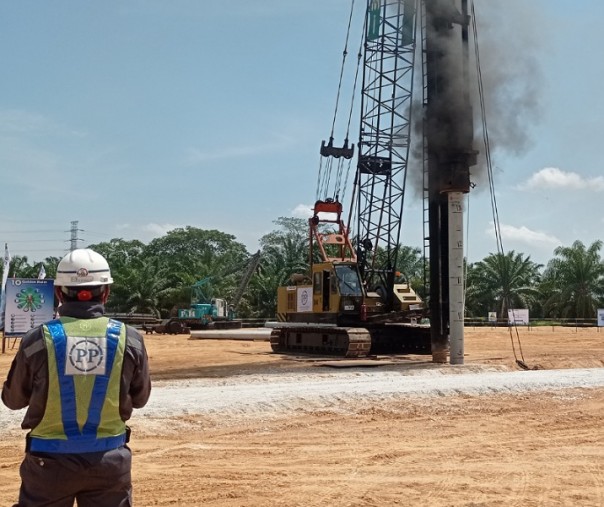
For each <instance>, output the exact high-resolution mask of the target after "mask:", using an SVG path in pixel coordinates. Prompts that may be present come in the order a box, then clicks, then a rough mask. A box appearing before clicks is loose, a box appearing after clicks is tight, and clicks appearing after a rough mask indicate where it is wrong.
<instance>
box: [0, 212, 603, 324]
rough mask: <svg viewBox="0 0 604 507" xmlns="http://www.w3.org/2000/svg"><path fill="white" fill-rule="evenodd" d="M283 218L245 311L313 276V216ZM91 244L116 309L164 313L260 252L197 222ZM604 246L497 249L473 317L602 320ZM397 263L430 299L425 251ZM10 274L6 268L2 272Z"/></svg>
mask: <svg viewBox="0 0 604 507" xmlns="http://www.w3.org/2000/svg"><path fill="white" fill-rule="evenodd" d="M274 224H275V230H273V231H271V232H270V233H268V234H266V235H265V236H263V237H262V238H260V240H259V243H260V247H261V261H260V264H259V266H258V268H257V269H256V272H255V273H254V274H253V276H252V278H251V280H250V282H249V285H248V286H247V290H245V292H244V295H243V297H242V299H241V301H240V303H239V306H238V316H239V317H244V318H245V317H257V318H267V319H269V318H274V316H275V311H276V305H277V289H278V287H280V286H282V285H286V284H288V283H289V280H290V277H291V275H292V274H294V273H303V274H307V273H308V270H309V259H308V255H309V243H308V242H309V237H308V222H307V221H306V220H304V219H299V218H287V217H280V218H279V219H277V220H276V221H275V222H274ZM90 248H92V249H94V250H96V251H97V252H99V253H100V254H102V255H103V256H104V257H105V258H106V259H107V261H108V262H109V265H110V266H111V271H112V275H113V278H114V284H113V285H112V287H111V295H110V298H109V301H108V305H107V306H108V309H109V310H110V311H113V312H119V313H128V312H136V313H153V314H155V315H158V316H162V317H167V316H168V315H170V314H172V315H173V314H175V313H176V311H177V309H178V308H184V307H188V306H189V304H190V303H191V296H192V293H191V287H192V286H193V285H194V284H195V282H197V281H199V280H203V279H206V278H207V279H208V281H207V283H206V284H204V287H203V291H204V297H205V298H207V299H211V298H213V297H219V298H224V299H226V300H227V301H229V302H230V301H231V300H232V298H233V296H234V294H235V293H236V292H237V288H238V286H239V284H240V282H241V280H242V278H243V274H244V272H245V269H246V266H247V263H248V261H249V260H250V257H251V256H250V254H249V253H248V252H247V250H246V248H245V246H244V245H243V244H242V243H239V242H238V241H236V239H235V237H234V236H232V235H230V234H225V233H222V232H220V231H217V230H203V229H198V228H195V227H185V228H178V229H174V230H172V231H170V232H168V233H167V234H166V235H164V236H162V237H160V238H157V239H154V240H153V241H151V242H150V243H149V244H144V243H142V242H141V241H138V240H124V239H121V238H115V239H112V240H110V241H107V242H103V243H98V244H95V245H90ZM601 248H602V242H601V241H596V242H594V243H593V244H592V245H590V246H589V247H586V246H585V245H583V243H581V242H580V241H576V242H574V243H573V244H572V246H570V247H559V248H557V249H556V250H555V251H554V254H555V256H556V257H555V258H554V259H552V260H551V261H550V262H549V263H548V264H547V268H546V269H545V271H544V272H543V274H541V272H540V270H541V268H542V266H540V265H538V264H536V263H534V262H532V261H531V260H530V257H528V256H525V255H524V254H522V253H516V252H514V251H511V252H508V253H506V254H490V255H489V256H487V257H485V258H484V259H483V260H482V261H479V262H476V263H475V264H473V265H469V266H468V268H467V279H466V313H467V316H468V317H477V318H485V317H486V315H487V314H488V312H489V311H496V312H497V315H498V317H499V318H506V317H507V310H508V309H509V308H512V307H513V308H529V309H530V312H531V316H545V317H550V318H578V319H580V318H593V317H595V315H596V311H597V309H598V308H602V307H604V263H603V262H602V260H601V257H600V250H601ZM379 254H380V252H378V255H379ZM397 259H398V260H397V266H396V268H397V270H398V271H400V272H401V274H402V276H403V278H404V279H405V280H407V281H409V282H410V283H411V286H412V287H413V288H414V289H415V290H416V291H417V292H418V294H420V295H421V296H422V297H424V298H426V294H425V291H424V290H423V269H424V264H423V258H422V255H421V250H420V249H419V248H416V247H409V246H403V245H401V246H399V251H398V256H397ZM315 260H317V259H315ZM58 262H59V258H58V257H47V258H45V259H44V261H42V262H33V263H30V261H29V260H28V258H27V257H25V256H18V255H15V256H14V257H13V259H12V262H11V265H10V272H9V276H11V277H24V278H37V276H38V273H39V271H40V266H41V265H44V268H45V271H46V276H47V278H54V277H55V274H56V268H57V264H58ZM1 270H2V266H1V265H0V274H1Z"/></svg>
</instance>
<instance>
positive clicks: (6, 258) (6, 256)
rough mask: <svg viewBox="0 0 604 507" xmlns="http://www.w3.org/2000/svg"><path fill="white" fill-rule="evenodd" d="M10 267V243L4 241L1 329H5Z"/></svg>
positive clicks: (0, 306) (0, 293)
mask: <svg viewBox="0 0 604 507" xmlns="http://www.w3.org/2000/svg"><path fill="white" fill-rule="evenodd" d="M9 268H10V253H9V251H8V243H4V266H3V269H2V285H1V286H0V329H4V310H5V308H6V281H7V280H8V269H9Z"/></svg>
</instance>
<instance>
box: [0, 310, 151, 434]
mask: <svg viewBox="0 0 604 507" xmlns="http://www.w3.org/2000/svg"><path fill="white" fill-rule="evenodd" d="M59 312H60V314H61V316H65V317H73V318H76V319H93V318H97V317H101V316H103V314H104V312H105V309H104V307H103V305H101V304H99V303H89V302H67V303H63V304H62V305H61V307H60V309H59ZM150 394H151V379H150V376H149V361H148V358H147V351H146V349H145V343H144V340H143V337H142V335H141V334H140V333H139V332H138V331H136V329H134V328H132V327H130V326H126V350H125V354H124V363H123V368H122V374H121V379H120V400H119V407H120V415H121V417H122V420H123V421H127V420H128V419H130V416H131V415H132V410H133V409H134V408H141V407H144V406H145V404H146V403H147V401H148V399H149V395H150ZM47 397H48V354H47V352H46V342H45V341H44V331H43V329H42V326H38V327H36V328H35V329H32V330H31V331H28V332H27V333H26V334H25V335H24V336H23V339H22V340H21V344H20V346H19V350H18V351H17V354H16V355H15V358H14V359H13V362H12V364H11V367H10V371H9V372H8V377H7V379H6V381H5V382H4V386H3V387H2V401H3V403H4V404H5V405H6V406H7V407H8V408H10V409H12V410H19V409H22V408H25V407H28V408H27V411H26V413H25V417H24V418H23V421H22V423H21V427H22V428H23V429H33V428H35V427H36V426H37V425H38V424H39V423H40V421H41V420H42V416H43V415H44V410H45V408H46V399H47Z"/></svg>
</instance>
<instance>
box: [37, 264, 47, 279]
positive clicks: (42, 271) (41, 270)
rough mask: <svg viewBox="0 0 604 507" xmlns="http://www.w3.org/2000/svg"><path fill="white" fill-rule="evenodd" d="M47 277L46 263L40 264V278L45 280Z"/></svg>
mask: <svg viewBox="0 0 604 507" xmlns="http://www.w3.org/2000/svg"><path fill="white" fill-rule="evenodd" d="M44 278H46V269H44V264H40V271H39V272H38V280H44Z"/></svg>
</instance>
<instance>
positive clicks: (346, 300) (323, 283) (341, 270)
mask: <svg viewBox="0 0 604 507" xmlns="http://www.w3.org/2000/svg"><path fill="white" fill-rule="evenodd" d="M365 298H366V292H365V287H364V286H363V283H362V280H361V276H360V275H359V270H358V267H357V264H356V262H319V263H315V264H313V266H312V272H311V276H310V277H307V276H300V275H298V276H294V277H293V278H292V284H290V285H288V286H286V287H280V288H279V290H278V298H277V316H278V320H280V321H282V322H308V323H324V324H334V325H336V324H337V325H343V324H344V323H346V322H347V321H352V320H354V321H358V320H359V316H360V314H361V307H362V305H363V304H364V303H365Z"/></svg>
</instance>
